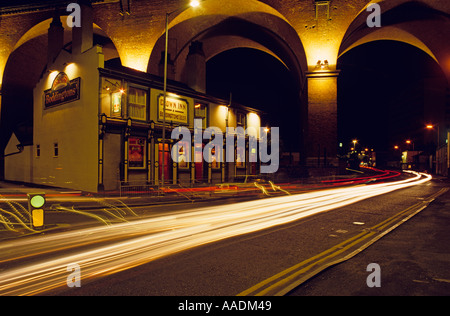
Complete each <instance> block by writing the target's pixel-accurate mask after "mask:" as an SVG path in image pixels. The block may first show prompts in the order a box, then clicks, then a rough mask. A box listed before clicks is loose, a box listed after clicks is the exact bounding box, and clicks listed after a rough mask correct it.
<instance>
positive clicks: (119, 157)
mask: <svg viewBox="0 0 450 316" xmlns="http://www.w3.org/2000/svg"><path fill="white" fill-rule="evenodd" d="M33 96H34V98H33V101H34V104H33V107H34V114H33V115H34V121H33V144H32V145H30V146H25V148H23V149H22V151H21V153H20V154H17V155H14V156H10V157H6V158H5V170H6V172H5V179H6V180H12V181H20V182H25V183H35V184H42V185H48V186H55V187H63V188H70V189H75V190H83V191H87V192H102V191H117V190H119V189H120V188H121V186H123V185H132V184H147V185H155V186H157V185H161V184H162V182H161V181H162V178H164V185H174V184H175V185H183V186H194V185H198V184H215V183H219V182H232V181H235V180H236V179H237V178H239V177H242V176H245V175H257V174H258V173H259V170H260V169H259V168H260V163H259V162H249V161H251V160H252V159H250V158H251V156H252V155H256V152H255V151H254V150H252V149H250V150H249V146H248V139H246V145H245V146H234V148H235V151H234V158H235V159H234V161H232V162H224V161H210V162H207V161H206V160H205V159H201V158H200V157H196V155H198V154H199V153H200V154H201V153H202V150H201V148H196V146H197V147H202V148H203V147H204V146H205V145H206V144H207V143H208V140H203V141H202V143H194V142H193V140H190V143H189V144H187V143H184V144H183V146H182V147H180V146H179V145H180V143H182V142H183V141H184V142H186V141H185V140H184V139H182V140H181V141H179V140H174V139H171V133H172V131H173V130H174V129H176V128H177V127H185V128H187V129H189V131H191V132H192V134H194V133H195V127H197V128H198V126H194V122H201V128H202V129H203V130H204V129H206V128H208V127H209V126H214V127H218V128H219V129H220V130H221V131H222V132H223V133H225V132H226V130H227V127H235V128H237V127H243V129H246V130H247V129H248V130H250V128H253V130H254V131H256V134H255V135H253V136H255V137H259V130H260V127H261V114H262V113H261V112H259V111H258V110H255V109H252V108H249V107H245V106H242V105H237V104H235V103H231V102H230V100H222V99H219V98H216V97H213V96H209V95H207V94H205V93H202V92H198V91H196V90H194V89H192V88H190V87H189V86H187V85H186V84H184V83H180V82H177V81H173V80H169V81H168V85H167V93H166V104H165V105H164V91H163V78H162V77H159V76H156V75H152V74H149V73H146V72H140V71H137V70H133V69H130V68H126V67H122V66H109V65H107V63H106V65H105V61H104V56H103V52H102V47H101V46H99V45H94V46H93V47H91V48H90V49H88V50H86V51H84V52H78V53H76V52H74V51H69V50H64V49H63V50H61V51H60V52H59V54H58V55H57V56H56V57H55V59H54V61H53V62H52V63H50V64H48V65H47V68H46V70H45V72H44V73H43V74H42V76H41V78H40V80H39V82H38V83H37V84H36V86H35V88H34V91H33ZM164 107H165V109H164ZM164 112H165V119H164ZM164 131H165V133H164ZM164 134H165V135H164ZM245 136H246V137H247V138H248V135H245ZM16 145H17V140H16V139H15V138H14V136H13V137H12V138H11V140H10V143H9V144H8V147H9V149H11V150H12V149H13V148H14V147H15V146H16ZM174 146H179V147H180V151H179V152H178V153H179V155H180V157H183V156H185V155H186V154H189V155H191V157H190V158H191V159H180V160H179V161H178V162H175V161H174V160H173V159H172V157H171V152H172V149H173V147H174ZM189 146H190V148H191V149H192V150H191V151H190V152H189V151H186V152H184V151H185V148H189ZM224 146H225V144H224ZM177 148H178V147H177ZM9 149H8V148H7V150H9ZM223 152H224V151H223ZM203 158H204V157H203ZM253 161H254V160H253Z"/></svg>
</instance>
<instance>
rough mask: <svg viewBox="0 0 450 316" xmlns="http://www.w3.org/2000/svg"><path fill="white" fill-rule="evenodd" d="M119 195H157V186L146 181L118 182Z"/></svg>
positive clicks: (158, 191)
mask: <svg viewBox="0 0 450 316" xmlns="http://www.w3.org/2000/svg"><path fill="white" fill-rule="evenodd" d="M119 190H120V196H121V197H122V196H129V197H133V196H159V195H161V192H160V190H159V187H158V186H157V185H154V184H151V183H150V184H149V183H148V182H146V181H133V182H120V187H119Z"/></svg>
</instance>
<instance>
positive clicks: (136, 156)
mask: <svg viewBox="0 0 450 316" xmlns="http://www.w3.org/2000/svg"><path fill="white" fill-rule="evenodd" d="M146 141H147V140H146V139H145V138H144V137H130V138H129V139H128V167H129V168H130V169H145V147H146V146H145V144H146Z"/></svg>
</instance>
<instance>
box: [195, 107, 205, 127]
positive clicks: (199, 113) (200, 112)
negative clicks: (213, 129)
mask: <svg viewBox="0 0 450 316" xmlns="http://www.w3.org/2000/svg"><path fill="white" fill-rule="evenodd" d="M194 118H196V119H201V120H202V128H203V129H206V128H207V124H208V123H207V119H208V106H207V105H206V104H201V103H196V104H195V106H194Z"/></svg>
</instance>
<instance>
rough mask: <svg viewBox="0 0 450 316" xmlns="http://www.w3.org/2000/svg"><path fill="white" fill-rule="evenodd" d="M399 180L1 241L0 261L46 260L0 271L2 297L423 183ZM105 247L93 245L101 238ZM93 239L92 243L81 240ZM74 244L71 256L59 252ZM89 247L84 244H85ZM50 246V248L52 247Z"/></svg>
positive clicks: (418, 177)
mask: <svg viewBox="0 0 450 316" xmlns="http://www.w3.org/2000/svg"><path fill="white" fill-rule="evenodd" d="M411 173H412V174H413V175H414V177H411V178H410V179H407V180H403V181H396V182H390V183H380V184H371V185H361V186H355V187H349V188H338V189H328V190H321V191H315V192H309V193H303V194H297V195H289V196H283V197H275V198H270V199H261V200H256V201H249V202H242V203H235V204H227V205H221V206H214V207H207V208H198V209H194V210H189V211H182V212H176V213H175V212H174V213H171V214H170V215H168V216H162V217H154V218H146V219H141V220H136V221H132V222H126V223H121V224H115V225H112V226H102V227H94V228H86V229H80V230H74V231H67V232H62V233H56V234H49V235H44V236H39V237H33V238H23V239H18V240H14V241H8V242H4V243H1V244H0V263H1V262H7V261H11V260H15V259H18V258H23V257H28V256H34V255H37V254H46V255H45V257H46V258H47V259H46V260H42V261H40V262H35V263H33V264H24V265H22V266H18V267H12V268H8V269H6V270H4V271H2V272H0V295H33V294H38V293H41V292H44V291H47V290H50V289H54V288H57V287H61V286H65V285H66V279H67V269H66V268H67V266H68V265H70V264H73V263H76V264H78V265H79V266H80V267H81V276H82V283H83V284H84V283H85V282H86V280H90V279H92V278H95V277H99V276H104V275H108V274H112V273H116V272H119V271H123V270H126V269H130V268H132V267H135V266H138V265H141V264H144V263H147V262H150V261H152V260H155V259H157V258H160V257H163V256H167V255H170V254H173V253H176V252H179V251H183V250H186V249H189V248H192V247H197V246H200V245H204V244H207V243H211V242H215V241H218V240H222V239H225V238H230V237H233V236H237V235H241V234H246V233H251V232H255V231H258V230H262V229H267V228H270V227H274V226H276V225H282V224H286V223H289V222H293V221H296V220H299V219H301V218H304V217H306V216H310V215H313V214H317V213H320V212H325V211H330V210H332V209H336V208H339V207H342V206H345V205H349V204H351V203H355V202H358V201H361V200H364V199H368V198H371V197H374V196H378V195H381V194H385V193H388V192H392V191H394V190H399V189H403V188H407V187H410V186H414V185H418V184H422V183H425V182H427V181H430V180H431V176H430V175H426V174H419V173H416V172H411ZM106 241H108V242H109V244H107V245H106V246H105V245H103V246H95V247H93V246H92V245H95V244H96V243H99V242H106ZM87 245H91V248H87V247H82V248H83V249H84V250H80V249H78V250H77V249H76V248H77V247H79V246H87ZM70 248H73V249H72V251H71V252H70V254H69V255H64V256H63V255H61V254H59V255H58V254H57V253H56V251H57V250H67V249H70ZM86 249H87V250H86ZM53 252H54V253H53Z"/></svg>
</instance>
